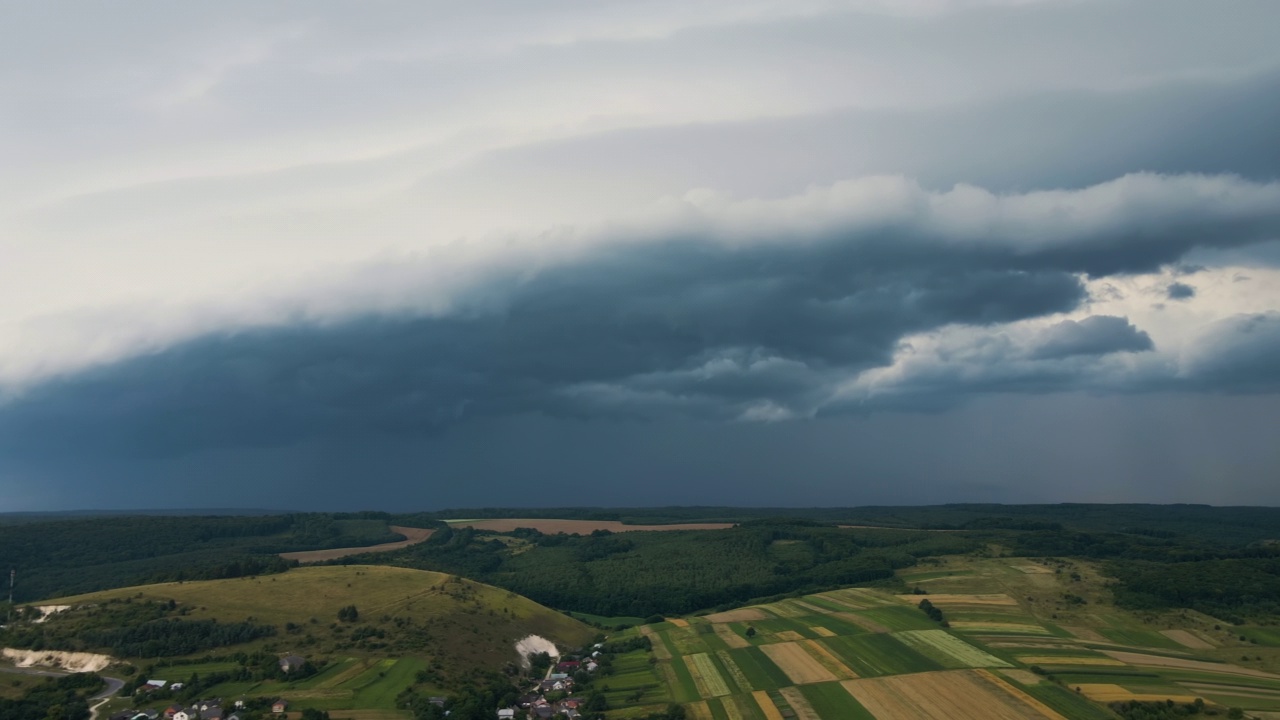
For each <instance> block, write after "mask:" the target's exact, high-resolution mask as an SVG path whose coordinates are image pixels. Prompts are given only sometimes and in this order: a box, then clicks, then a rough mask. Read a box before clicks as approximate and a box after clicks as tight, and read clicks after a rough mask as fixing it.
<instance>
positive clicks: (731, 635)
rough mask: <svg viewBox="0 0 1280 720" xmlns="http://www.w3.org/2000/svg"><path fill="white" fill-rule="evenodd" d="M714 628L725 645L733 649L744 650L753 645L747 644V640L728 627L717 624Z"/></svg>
mask: <svg viewBox="0 0 1280 720" xmlns="http://www.w3.org/2000/svg"><path fill="white" fill-rule="evenodd" d="M712 627H713V628H715V631H716V635H717V636H719V638H720V639H721V640H723V641H724V644H725V645H728V646H729V647H731V648H744V647H748V646H750V645H751V643H749V642H747V639H746V638H744V637H742V636H741V635H739V634H738V633H736V632H734V631H733V628H731V627H729V626H728V625H724V624H722V623H717V624H715V625H712Z"/></svg>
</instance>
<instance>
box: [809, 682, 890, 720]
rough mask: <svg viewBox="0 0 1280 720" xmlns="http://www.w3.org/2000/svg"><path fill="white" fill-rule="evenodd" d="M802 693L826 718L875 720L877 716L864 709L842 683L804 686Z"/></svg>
mask: <svg viewBox="0 0 1280 720" xmlns="http://www.w3.org/2000/svg"><path fill="white" fill-rule="evenodd" d="M800 692H801V693H803V694H804V698H805V699H806V700H808V701H809V705H810V706H811V707H813V709H814V710H815V711H817V713H818V714H819V715H821V716H822V717H824V718H848V719H849V720H875V716H874V715H872V714H871V713H870V712H868V711H867V709H866V708H864V707H862V705H860V704H859V703H858V701H857V700H854V699H853V696H852V695H850V694H849V691H848V690H845V689H844V687H843V686H841V685H840V683H818V684H816V685H803V686H801V687H800Z"/></svg>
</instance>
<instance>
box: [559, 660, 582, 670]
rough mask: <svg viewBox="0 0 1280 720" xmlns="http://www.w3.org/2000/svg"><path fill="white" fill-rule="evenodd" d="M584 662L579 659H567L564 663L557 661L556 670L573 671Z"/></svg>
mask: <svg viewBox="0 0 1280 720" xmlns="http://www.w3.org/2000/svg"><path fill="white" fill-rule="evenodd" d="M581 665H582V663H580V662H578V661H577V660H565V661H564V662H562V663H556V671H557V672H562V673H571V672H574V671H576V670H577V669H578V668H579V667H580V666H581Z"/></svg>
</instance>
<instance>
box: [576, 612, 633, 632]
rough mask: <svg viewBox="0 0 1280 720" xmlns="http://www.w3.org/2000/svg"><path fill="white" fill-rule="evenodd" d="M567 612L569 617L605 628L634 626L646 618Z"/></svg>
mask: <svg viewBox="0 0 1280 720" xmlns="http://www.w3.org/2000/svg"><path fill="white" fill-rule="evenodd" d="M565 614H566V615H568V616H569V617H572V618H576V619H578V620H581V621H582V622H584V623H588V624H590V625H599V626H600V627H603V628H616V627H622V626H626V627H634V626H636V625H643V624H644V618H640V617H630V616H628V615H618V616H615V617H609V616H606V615H592V614H591V613H584V612H570V613H565Z"/></svg>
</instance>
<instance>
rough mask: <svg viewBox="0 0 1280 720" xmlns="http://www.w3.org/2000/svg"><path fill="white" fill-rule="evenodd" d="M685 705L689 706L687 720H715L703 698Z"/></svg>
mask: <svg viewBox="0 0 1280 720" xmlns="http://www.w3.org/2000/svg"><path fill="white" fill-rule="evenodd" d="M685 707H687V708H689V720H716V716H715V715H712V714H711V708H709V707H707V703H706V701H705V700H699V701H698V702H694V703H689V704H688V705H686V706H685Z"/></svg>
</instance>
